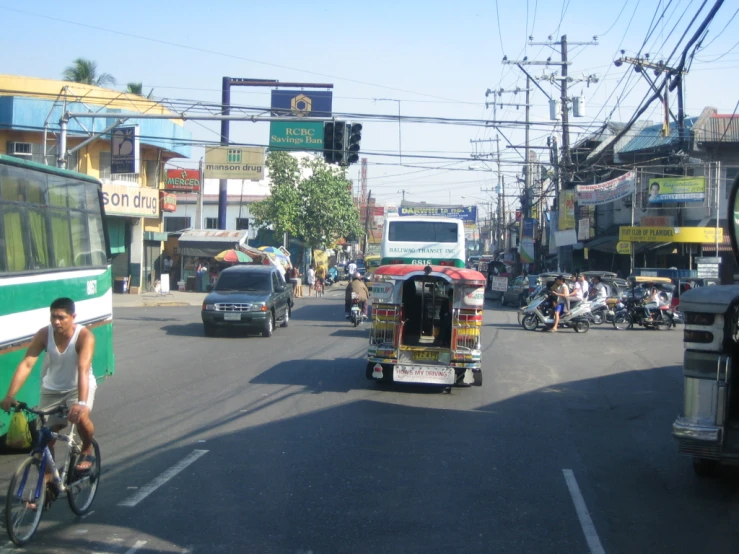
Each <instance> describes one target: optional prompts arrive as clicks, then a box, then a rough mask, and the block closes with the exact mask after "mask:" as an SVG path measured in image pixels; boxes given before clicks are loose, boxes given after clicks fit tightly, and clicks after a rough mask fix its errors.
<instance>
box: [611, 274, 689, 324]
mask: <svg viewBox="0 0 739 554" xmlns="http://www.w3.org/2000/svg"><path fill="white" fill-rule="evenodd" d="M629 282H630V284H631V291H630V293H629V294H628V295H627V296H625V298H624V300H625V304H624V307H623V308H622V309H620V310H618V311H617V312H616V314H615V315H614V317H613V327H614V328H615V329H618V330H619V331H623V330H624V329H633V328H634V326H635V325H640V326H641V327H644V328H645V329H659V330H668V329H672V328H673V327H675V326H676V322H675V316H674V314H673V312H672V310H671V309H670V307H669V306H667V305H662V306H658V307H657V308H656V309H654V310H653V313H652V314H651V316H650V313H649V310H648V309H647V308H646V306H645V304H644V299H645V298H646V296H645V295H644V294H641V295H640V294H639V289H637V285H641V286H642V289H641V290H644V288H643V287H644V286H654V285H661V286H664V285H669V284H670V280H669V279H667V278H663V277H646V276H641V275H638V276H633V277H629ZM667 300H669V298H667Z"/></svg>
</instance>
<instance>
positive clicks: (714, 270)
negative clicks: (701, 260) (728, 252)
mask: <svg viewBox="0 0 739 554" xmlns="http://www.w3.org/2000/svg"><path fill="white" fill-rule="evenodd" d="M696 268H697V269H698V279H718V278H719V273H720V269H721V265H720V264H696Z"/></svg>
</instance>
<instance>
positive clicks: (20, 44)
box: [0, 0, 739, 203]
mask: <svg viewBox="0 0 739 554" xmlns="http://www.w3.org/2000/svg"><path fill="white" fill-rule="evenodd" d="M714 2H715V0H708V1H707V2H706V6H705V7H704V9H703V11H702V12H701V13H700V15H699V16H698V18H697V20H696V22H695V23H694V24H693V27H692V28H691V29H690V30H689V31H688V33H687V35H686V37H685V38H684V39H683V41H682V43H681V46H680V47H679V48H678V50H677V53H676V54H675V55H673V57H672V58H669V59H670V63H671V64H673V65H675V64H677V62H678V57H679V55H680V54H681V53H682V46H684V45H685V44H686V43H687V41H688V40H689V38H690V37H691V36H692V34H693V32H694V31H695V29H696V28H697V27H698V25H699V24H700V23H701V22H702V21H703V19H704V17H705V15H706V14H707V12H708V10H709V9H710V7H711V6H712V5H713V4H714ZM701 4H702V2H700V1H698V0H625V1H619V0H614V1H611V2H598V1H593V0H587V1H586V0H498V1H497V2H496V1H495V0H487V1H468V0H457V1H454V2H444V1H438V0H436V1H426V2H421V1H417V0H405V1H402V2H401V1H398V0H395V1H393V2H388V1H384V0H374V1H373V2H347V1H343V2H335V1H322V2H298V1H280V0H277V1H273V2H253V1H248V0H243V1H225V0H211V1H210V2H193V1H190V0H180V1H178V2H167V1H151V0H150V1H147V2H143V1H138V0H130V1H128V2H123V3H112V2H91V1H87V0H78V1H76V2H73V3H70V2H58V1H46V0H37V1H35V2H28V3H26V4H18V3H17V2H13V3H10V2H7V1H4V0H0V21H2V27H3V33H2V34H0V51H2V52H3V53H4V54H3V56H2V62H1V63H0V73H8V74H18V75H29V76H34V77H44V78H60V76H61V72H62V70H63V69H64V68H65V67H66V66H67V65H69V64H70V63H71V61H72V60H73V59H75V58H77V57H85V58H90V59H93V60H95V61H97V63H98V66H99V69H100V70H101V71H105V72H108V73H111V74H112V75H113V76H115V77H116V79H117V81H118V83H119V85H118V88H121V89H123V88H125V84H126V83H127V82H130V81H141V82H143V83H144V92H145V93H148V91H149V89H151V88H153V89H154V96H155V97H159V98H161V97H166V98H179V99H192V100H201V101H207V102H220V86H221V78H222V77H223V76H230V77H249V78H267V79H279V80H280V81H302V82H328V83H334V85H335V86H334V112H340V113H341V112H343V113H347V112H350V113H359V114H397V112H398V107H400V112H401V114H402V115H403V116H419V117H424V116H425V117H437V118H438V117H441V118H454V119H462V118H464V119H472V120H488V119H492V116H493V113H492V112H493V110H492V108H486V106H485V100H486V98H485V91H486V90H487V89H488V88H493V89H499V88H501V87H502V88H504V89H506V90H512V89H515V88H516V87H521V88H524V87H525V85H526V82H525V76H524V75H523V74H522V73H521V71H520V70H519V69H518V68H516V67H515V66H511V65H504V64H503V63H501V60H502V58H503V56H504V55H506V56H508V58H509V59H519V60H520V59H522V58H523V57H524V56H528V58H529V60H546V59H547V58H548V57H550V56H551V57H552V60H558V59H559V49H558V48H557V49H554V50H553V49H551V48H549V47H547V46H539V45H536V46H531V45H528V37H529V36H533V37H534V41H535V42H546V41H547V40H548V39H547V37H548V36H551V37H552V38H553V39H554V40H559V38H560V36H561V35H563V34H566V35H567V37H568V40H569V41H570V42H591V41H592V40H593V36H598V45H597V46H575V45H572V46H571V47H570V50H569V57H570V60H571V61H572V62H573V63H572V65H571V66H570V70H569V72H570V75H571V76H574V77H577V78H580V77H583V76H586V75H591V74H595V75H597V76H598V77H599V79H600V81H599V82H598V83H596V84H591V85H590V86H589V87H587V86H586V85H585V84H584V83H574V84H571V85H570V90H571V93H570V94H571V96H580V95H582V96H583V97H584V98H585V100H586V103H587V117H583V118H577V119H572V120H571V121H572V123H573V128H572V133H571V140H572V141H573V142H574V141H575V140H576V139H577V137H578V136H579V135H580V134H581V133H586V132H587V131H588V130H591V131H592V130H593V129H594V128H597V126H598V125H599V124H600V123H602V122H603V121H604V120H605V119H607V118H610V120H611V121H626V120H628V119H629V118H630V117H631V115H632V114H633V113H634V111H635V110H636V108H637V106H638V105H639V103H640V102H641V100H642V99H643V98H644V97H645V96H646V95H647V94H648V92H649V88H648V87H649V85H648V84H647V83H646V81H645V80H644V78H643V77H640V76H639V75H637V74H636V73H635V72H634V71H633V69H631V68H630V67H629V66H627V65H624V66H622V67H615V66H614V64H613V60H614V59H615V58H616V57H618V56H619V55H620V53H619V51H620V50H622V49H623V50H625V51H626V55H627V56H635V55H637V53H638V52H639V51H641V54H642V55H643V54H644V53H648V54H649V55H650V59H653V60H659V59H668V57H669V56H670V54H671V53H672V51H673V48H674V47H675V45H676V44H677V43H678V41H679V39H680V37H681V36H682V34H683V32H684V31H685V29H686V27H687V26H688V23H689V22H690V20H691V19H692V18H693V16H694V15H695V14H696V12H697V11H698V8H699V7H700V6H701ZM737 4H738V3H737V1H736V0H727V1H726V2H725V3H724V6H723V7H722V8H721V10H720V11H719V12H718V15H717V17H716V19H715V20H714V21H713V23H712V24H711V25H710V27H709V34H708V36H707V37H706V39H705V40H704V42H703V49H702V50H701V51H699V52H698V53H697V55H696V56H695V59H694V60H693V62H692V64H691V65H690V73H689V74H688V75H687V77H686V83H687V84H686V111H687V115H689V116H697V115H699V114H700V112H701V110H702V109H703V107H705V106H706V105H711V106H715V107H717V108H718V109H719V111H720V112H722V113H732V111H733V110H734V108H735V105H736V103H737V100H738V99H739V93H737V91H739V77H738V75H739V73H738V72H737V71H736V69H737V66H739V47H738V46H737V40H738V39H737V37H738V36H739V17H734V16H736V12H737V8H738V7H739V6H737ZM19 6H24V7H22V8H19ZM662 14H664V15H663V16H662ZM655 15H656V17H655ZM732 18H733V19H732ZM653 21H655V22H654V23H653ZM650 29H652V32H651V34H650V35H649V36H648V37H647V35H648V33H649V30H650ZM132 35H135V36H132ZM645 39H646V40H645ZM528 69H529V72H530V73H531V74H532V75H534V76H541V75H543V74H552V73H553V72H555V71H558V70H559V67H558V66H551V67H548V68H544V67H541V66H530V67H529V68H528ZM540 85H541V87H542V88H543V89H544V90H545V91H546V92H547V93H549V94H553V93H554V94H556V95H558V94H559V93H558V92H556V87H555V85H553V84H551V83H550V82H547V81H540ZM382 98H384V99H392V100H400V102H396V101H387V100H379V99H382ZM491 98H492V97H491ZM232 101H233V103H234V104H241V105H247V106H264V107H268V106H269V91H267V90H250V89H234V91H233V96H232ZM502 101H503V102H506V103H513V102H520V103H521V104H523V103H524V97H523V93H521V94H517V95H513V94H506V95H504V96H503V98H502ZM672 101H673V103H674V102H675V99H674V98H673V100H672ZM531 103H532V104H533V106H532V121H536V122H545V123H547V124H546V125H534V126H533V127H532V129H531V137H532V143H533V144H536V145H544V144H546V137H547V136H549V135H551V134H552V133H553V132H557V129H556V128H555V127H554V126H552V125H550V124H549V106H548V101H547V99H546V97H545V96H544V94H543V93H542V92H541V91H540V90H539V89H536V88H534V91H533V92H532V94H531ZM653 106H654V107H653V108H651V109H649V110H647V112H646V113H645V114H644V117H643V119H650V120H654V121H659V120H660V118H661V115H660V112H659V104H658V103H655V104H654V105H653ZM523 118H524V109H523V106H521V107H520V108H519V109H516V108H515V107H509V106H508V107H503V108H499V109H498V119H499V120H506V121H511V120H518V121H523ZM186 125H187V127H188V128H189V129H190V130H191V132H192V133H193V136H194V137H195V138H197V139H199V140H203V141H211V140H218V133H217V129H218V126H217V124H200V123H195V122H188V123H187V124H186ZM398 131H399V129H398V124H397V122H392V121H390V122H372V121H366V122H365V125H364V136H363V140H362V151H363V155H364V156H366V157H367V158H368V162H369V170H368V188H369V189H370V190H371V191H372V193H373V195H374V196H376V197H377V198H379V199H380V201H395V202H398V201H399V200H400V198H401V192H400V191H401V190H405V191H406V198H407V199H409V200H414V201H427V202H436V201H445V202H446V201H449V200H450V199H451V200H452V201H454V202H460V203H480V202H483V201H485V199H486V198H487V195H486V193H484V192H481V189H491V188H493V187H494V186H495V183H496V180H497V176H496V175H497V174H496V173H495V170H496V166H495V164H493V163H488V164H483V163H480V162H475V161H473V160H471V159H470V154H471V153H472V152H473V150H474V149H475V148H476V149H477V151H478V152H490V150H491V148H492V147H493V146H494V145H493V144H492V143H481V144H477V145H473V144H471V143H470V140H471V139H489V138H492V137H494V136H495V132H494V130H493V129H491V128H485V127H482V126H479V125H474V124H473V125H459V124H429V123H409V122H404V123H402V124H401V128H400V133H401V136H402V140H401V144H400V150H401V151H402V164H403V165H401V158H400V157H399V143H398ZM503 132H504V134H505V135H506V137H507V138H508V139H509V140H510V141H511V142H512V143H513V144H514V145H521V144H523V132H522V131H521V127H520V126H519V127H518V128H517V129H514V128H510V127H507V128H505V129H503ZM268 133H269V125H268V124H267V123H234V124H232V125H231V136H232V139H233V140H235V141H239V142H248V143H257V144H266V143H267V141H268ZM505 146H506V143H505V142H504V141H503V140H501V150H502V158H503V161H504V165H503V166H502V170H503V172H504V175H505V178H506V182H507V183H508V184H509V186H508V193H509V194H511V193H514V192H515V191H517V190H518V185H516V184H515V183H514V180H515V176H516V174H517V173H520V165H519V163H518V162H520V161H521V159H522V152H519V151H516V150H515V149H511V148H506V147H505ZM539 152H541V151H539ZM201 155H202V150H200V149H197V148H196V149H194V150H193V158H199V157H200V156H201ZM545 155H546V156H548V154H545ZM423 156H425V157H423ZM439 158H452V159H439ZM196 164H197V159H193V160H189V161H183V162H182V163H181V165H182V166H194V165H196ZM409 166H415V167H409ZM470 168H474V169H476V170H478V171H473V170H471V169H470ZM357 174H358V166H352V168H350V170H349V176H350V177H351V178H355V179H356V178H357ZM450 190H451V193H450V192H449V191H450ZM463 196H464V197H465V198H464V199H462V198H461V197H463Z"/></svg>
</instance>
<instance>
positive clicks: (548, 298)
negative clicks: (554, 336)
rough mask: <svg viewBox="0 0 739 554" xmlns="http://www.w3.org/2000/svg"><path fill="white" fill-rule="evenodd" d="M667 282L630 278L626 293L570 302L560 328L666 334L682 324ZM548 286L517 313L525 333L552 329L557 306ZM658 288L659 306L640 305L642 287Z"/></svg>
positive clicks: (535, 293) (545, 283) (654, 278)
mask: <svg viewBox="0 0 739 554" xmlns="http://www.w3.org/2000/svg"><path fill="white" fill-rule="evenodd" d="M669 283H670V280H669V279H661V278H659V277H652V278H646V277H631V278H629V279H628V284H629V286H630V288H629V289H621V290H619V292H618V293H617V294H615V295H612V296H611V297H608V298H592V299H587V300H582V301H579V302H573V301H571V302H570V309H569V311H565V312H562V313H561V314H560V319H559V325H558V327H559V328H570V329H574V330H575V332H577V333H587V332H588V330H589V329H590V327H591V325H596V326H597V325H603V324H609V323H610V324H611V325H612V326H613V328H614V329H616V330H619V331H623V330H626V329H634V328H635V327H643V328H645V329H658V330H669V329H672V328H673V327H676V326H677V324H678V323H683V317H682V314H681V313H680V312H679V311H677V310H673V309H672V308H671V307H670V300H671V294H670V292H669V291H668V290H667V289H668V287H666V286H665V285H669ZM548 285H549V283H547V282H546V281H545V282H544V283H540V284H539V285H538V286H537V287H536V289H535V290H534V291H533V293H532V294H531V295H530V297H529V298H530V300H529V303H528V305H526V306H525V307H523V308H521V309H519V311H518V321H519V323H520V324H521V326H522V327H523V328H524V329H526V330H527V331H536V330H537V329H539V328H543V329H544V330H547V329H551V328H552V327H553V326H554V310H555V307H556V304H557V300H556V297H554V296H553V295H552V294H551V292H550V290H549V288H550V287H549V286H548ZM652 286H655V287H661V288H658V290H659V291H660V296H661V299H662V301H661V303H660V305H659V306H658V307H652V308H651V310H650V309H648V308H647V306H645V305H644V303H643V298H644V294H643V292H644V291H645V290H646V289H645V287H652Z"/></svg>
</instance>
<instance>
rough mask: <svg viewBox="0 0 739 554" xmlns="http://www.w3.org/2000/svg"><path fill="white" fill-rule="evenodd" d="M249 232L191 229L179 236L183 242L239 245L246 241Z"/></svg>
mask: <svg viewBox="0 0 739 554" xmlns="http://www.w3.org/2000/svg"><path fill="white" fill-rule="evenodd" d="M248 233H249V231H246V230H243V231H221V230H215V229H208V230H205V229H192V230H190V231H185V232H184V233H182V234H181V235H180V243H183V242H234V243H241V242H244V240H245V239H246V235H247V234H248Z"/></svg>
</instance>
